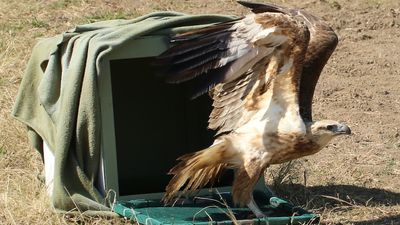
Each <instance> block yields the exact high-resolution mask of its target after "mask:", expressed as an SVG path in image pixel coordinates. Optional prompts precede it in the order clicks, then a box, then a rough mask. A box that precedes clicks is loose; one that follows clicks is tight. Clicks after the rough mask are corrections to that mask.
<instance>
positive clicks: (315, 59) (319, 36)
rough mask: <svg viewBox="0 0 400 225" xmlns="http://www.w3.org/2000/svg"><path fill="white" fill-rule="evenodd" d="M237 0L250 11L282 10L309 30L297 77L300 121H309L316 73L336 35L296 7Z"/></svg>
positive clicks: (279, 11) (333, 48)
mask: <svg viewBox="0 0 400 225" xmlns="http://www.w3.org/2000/svg"><path fill="white" fill-rule="evenodd" d="M238 3H240V4H242V5H243V6H246V7H248V8H250V9H251V10H252V12H254V13H265V12H276V13H284V14H287V15H290V16H292V17H293V18H295V19H297V20H299V21H302V22H304V24H305V25H306V26H307V28H308V30H309V31H310V42H309V44H308V49H307V53H306V57H305V60H304V66H303V72H302V75H301V79H300V93H299V107H300V114H301V116H302V118H303V120H304V121H312V100H313V96H314V90H315V86H316V85H317V82H318V79H319V76H320V74H321V72H322V70H323V68H324V66H325V64H326V62H327V61H328V60H329V58H330V56H331V55H332V53H333V51H334V50H335V48H336V45H337V43H338V37H337V35H336V34H335V32H334V31H333V30H332V28H331V27H329V25H328V24H326V23H325V22H323V21H322V20H321V19H319V18H317V17H315V16H313V15H311V14H309V13H307V12H306V11H304V10H300V9H288V8H285V7H281V6H277V5H273V4H261V3H252V2H245V1H238Z"/></svg>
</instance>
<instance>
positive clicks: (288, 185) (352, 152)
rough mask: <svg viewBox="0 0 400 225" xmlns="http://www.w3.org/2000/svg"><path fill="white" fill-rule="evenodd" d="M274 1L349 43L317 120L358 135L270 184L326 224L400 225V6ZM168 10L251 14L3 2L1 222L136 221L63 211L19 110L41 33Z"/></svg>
mask: <svg viewBox="0 0 400 225" xmlns="http://www.w3.org/2000/svg"><path fill="white" fill-rule="evenodd" d="M272 2H275V3H277V4H282V5H286V6H296V7H302V8H306V9H308V10H309V11H310V12H313V13H314V14H316V15H318V16H320V17H322V18H323V19H325V20H326V21H327V22H328V23H330V24H331V25H332V27H333V28H334V29H335V31H337V33H338V35H339V38H340V43H339V45H338V47H337V50H336V52H335V53H334V54H333V56H332V58H331V60H330V61H329V63H328V65H327V66H326V68H325V70H324V72H323V75H322V76H321V79H320V83H319V85H318V86H317V89H318V90H317V92H316V96H315V99H314V100H315V103H314V106H315V108H314V109H315V118H317V119H318V118H330V119H338V120H343V121H346V122H347V124H349V125H350V126H351V127H352V130H353V132H354V135H352V136H351V137H348V138H342V139H337V140H335V141H334V142H333V143H332V144H331V145H329V146H328V147H327V148H326V149H324V150H323V151H322V152H320V153H318V154H316V155H314V156H310V157H307V158H305V159H302V160H299V161H296V162H294V163H293V165H291V167H294V168H292V169H291V170H290V172H285V171H283V172H282V171H281V173H279V169H280V168H279V167H274V168H272V169H271V170H270V171H269V172H268V177H269V178H270V179H269V182H270V183H271V185H272V186H273V188H275V190H276V192H277V193H278V194H280V195H281V196H284V197H287V198H289V199H290V200H291V201H292V202H293V203H295V204H297V205H301V206H303V207H304V208H307V209H309V210H311V211H313V212H315V213H318V214H320V215H321V217H322V221H321V224H326V225H329V224H354V225H374V224H376V225H381V224H388V225H390V224H392V225H395V224H400V189H399V187H400V63H399V62H400V53H399V52H400V51H399V50H400V47H399V46H400V32H399V29H400V3H399V2H398V1H397V0H387V1H385V0H354V1H351V2H350V1H346V0H336V1H335V0H306V1H305V2H301V3H300V2H298V1H295V0H274V1H272ZM160 10H173V11H180V12H186V13H222V14H235V15H244V14H245V13H247V12H248V11H247V10H246V9H244V8H242V7H241V6H239V5H238V4H236V3H235V1H233V0H220V1H211V0H175V1H174V0H147V1H146V0H132V1H128V0H123V1H116V0H106V1H100V0H48V1H44V0H37V1H34V0H21V1H6V0H0V209H1V210H0V224H82V223H86V224H125V223H129V222H128V221H125V220H124V219H122V218H90V217H84V216H82V215H78V216H75V217H74V216H64V215H59V214H56V213H55V212H54V209H53V208H52V206H51V205H50V204H49V200H48V198H47V196H46V193H45V188H44V186H43V184H42V183H41V182H40V180H39V179H38V176H39V175H40V173H41V170H42V168H43V165H42V162H41V159H40V156H39V154H38V153H37V152H35V151H34V150H33V149H32V148H31V147H30V146H29V144H28V141H27V137H26V128H25V127H24V126H23V125H22V124H20V123H19V122H17V121H16V120H14V119H13V118H12V117H11V115H10V113H11V109H12V106H13V103H14V100H15V96H16V93H17V90H18V86H19V84H20V81H21V79H22V77H23V72H24V69H25V66H26V63H27V61H28V59H29V57H30V53H31V49H32V47H33V46H34V44H35V43H36V42H37V41H38V40H39V39H40V38H43V37H50V36H53V35H55V34H59V33H61V32H63V31H66V30H68V29H70V28H73V27H74V26H75V25H78V24H84V23H90V22H95V21H100V20H108V19H115V18H119V19H124V18H125V19H129V18H134V17H136V16H139V15H143V14H146V13H149V12H153V11H160ZM279 174H280V175H281V176H278V175H279ZM272 177H275V179H272Z"/></svg>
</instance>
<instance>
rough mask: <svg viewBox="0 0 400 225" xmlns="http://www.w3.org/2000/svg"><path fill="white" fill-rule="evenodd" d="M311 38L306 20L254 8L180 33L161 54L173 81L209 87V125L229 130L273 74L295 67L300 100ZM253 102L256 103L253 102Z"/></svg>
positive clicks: (294, 85)
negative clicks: (241, 15) (239, 16)
mask: <svg viewBox="0 0 400 225" xmlns="http://www.w3.org/2000/svg"><path fill="white" fill-rule="evenodd" d="M308 41H309V32H308V30H307V28H306V27H305V26H303V24H302V23H300V22H299V21H297V20H294V19H293V18H292V17H291V16H290V15H285V14H283V13H261V14H251V15H248V16H246V17H244V18H242V19H239V20H235V21H230V22H225V23H220V24H216V25H213V26H210V27H207V28H204V29H200V30H195V31H192V32H189V33H184V34H180V35H178V36H176V37H174V38H173V39H172V42H173V44H174V46H173V47H171V48H170V49H169V50H167V51H166V52H164V53H163V54H162V55H160V56H159V57H158V59H157V61H158V62H157V64H164V65H168V67H167V69H166V71H164V73H163V75H164V76H165V78H166V80H167V81H168V82H171V83H180V82H185V81H190V82H193V83H194V84H195V85H194V86H195V87H197V88H200V89H198V90H197V91H198V93H200V94H201V93H204V92H206V91H210V94H211V96H212V98H213V100H214V102H213V106H214V109H213V111H212V112H211V114H210V119H209V128H211V129H216V130H218V133H222V132H230V131H232V130H234V129H236V128H237V127H240V126H241V125H243V124H244V123H245V122H246V121H244V120H243V119H242V118H243V115H244V114H249V113H252V112H251V111H254V110H255V109H254V108H252V107H251V106H249V105H257V101H261V99H260V98H259V97H260V96H262V95H263V93H266V92H267V91H268V90H269V89H270V87H271V86H272V85H271V84H272V83H273V81H274V78H275V77H276V76H278V75H280V74H288V73H290V77H291V79H292V83H291V85H292V87H287V91H288V92H295V94H294V95H293V96H295V97H296V100H297V91H298V85H299V82H298V81H299V76H300V74H301V71H302V66H303V65H302V64H303V61H304V57H305V52H306V49H307V44H308ZM249 103H251V104H249Z"/></svg>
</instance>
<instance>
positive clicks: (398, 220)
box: [352, 215, 400, 225]
mask: <svg viewBox="0 0 400 225" xmlns="http://www.w3.org/2000/svg"><path fill="white" fill-rule="evenodd" d="M352 224H354V225H396V224H400V215H396V216H387V217H383V218H380V219H376V220H368V221H354V222H352Z"/></svg>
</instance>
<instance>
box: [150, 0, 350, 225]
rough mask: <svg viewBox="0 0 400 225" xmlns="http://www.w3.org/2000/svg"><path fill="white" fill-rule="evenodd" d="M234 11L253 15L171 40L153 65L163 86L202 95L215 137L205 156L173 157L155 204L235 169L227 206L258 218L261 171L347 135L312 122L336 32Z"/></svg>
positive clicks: (269, 12)
mask: <svg viewBox="0 0 400 225" xmlns="http://www.w3.org/2000/svg"><path fill="white" fill-rule="evenodd" d="M238 3H240V4H241V5H243V6H245V7H248V8H250V9H251V11H252V13H250V14H248V15H246V16H244V17H242V18H238V19H233V20H231V21H227V22H221V23H216V24H213V25H210V26H207V27H204V28H199V29H196V30H192V31H189V32H184V33H180V34H176V35H174V36H173V37H171V44H172V47H170V48H169V49H167V50H166V51H165V52H163V53H162V54H161V55H160V56H158V57H157V59H156V61H157V64H158V65H164V66H165V67H166V69H165V71H164V72H163V75H162V76H163V78H164V79H165V80H166V82H169V83H174V84H179V83H183V82H192V83H193V84H194V85H193V87H195V88H197V90H196V91H197V92H198V93H197V96H198V95H200V94H204V93H206V92H208V93H209V95H210V96H211V98H212V100H213V109H212V111H211V113H210V115H209V124H208V128H209V129H213V130H216V133H217V134H216V136H215V140H214V142H213V144H212V145H211V146H209V147H208V148H206V149H203V150H199V151H197V152H194V153H188V154H185V155H183V156H181V157H179V158H178V160H179V162H178V163H177V164H176V166H174V167H173V168H172V169H171V170H170V172H169V174H171V175H173V177H172V178H171V180H170V182H169V184H168V185H167V187H166V192H165V195H164V198H163V201H164V202H165V203H166V204H168V203H172V202H174V200H175V199H177V198H179V197H180V196H181V195H182V194H190V193H193V192H194V191H195V190H197V189H199V188H201V187H204V186H205V185H207V184H208V183H212V182H213V181H215V179H217V178H218V177H219V175H220V173H221V172H222V171H223V170H224V169H233V170H234V174H235V177H234V180H233V185H232V199H233V202H234V203H235V205H239V206H245V205H247V206H248V207H249V209H250V210H251V211H252V212H253V213H254V215H255V216H256V217H264V216H265V215H264V213H263V212H262V211H261V210H260V209H259V208H258V206H257V205H256V203H255V201H254V199H253V189H254V187H255V185H256V183H257V181H258V180H259V178H260V177H261V175H262V174H263V172H264V170H266V169H267V168H268V166H270V165H272V164H280V163H284V162H287V161H290V160H294V159H298V158H300V157H303V156H307V155H311V154H315V153H317V152H318V151H320V150H321V149H322V148H323V147H324V146H326V145H327V144H328V143H329V142H330V141H331V140H332V139H333V138H334V137H337V136H342V135H349V134H350V133H351V131H350V128H349V127H348V126H347V125H346V124H343V123H341V122H338V121H333V120H320V121H313V120H312V109H311V106H312V99H313V95H314V89H315V86H316V84H317V81H318V78H319V76H320V73H321V71H322V69H323V67H324V66H325V64H326V62H327V61H328V59H329V57H330V56H331V54H332V52H333V51H334V49H335V47H336V45H337V43H338V38H337V35H336V34H335V32H334V31H333V30H332V29H331V28H330V27H329V26H328V25H327V24H326V23H325V22H323V21H322V20H321V19H319V18H317V17H315V16H313V15H311V14H309V13H308V12H306V11H304V10H301V9H289V8H285V7H280V6H276V5H273V4H260V3H251V2H246V1H238Z"/></svg>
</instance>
